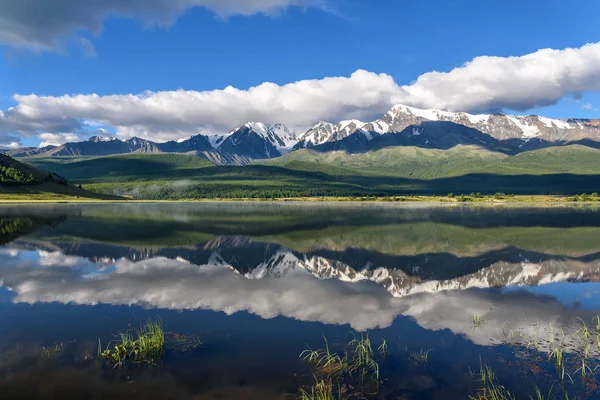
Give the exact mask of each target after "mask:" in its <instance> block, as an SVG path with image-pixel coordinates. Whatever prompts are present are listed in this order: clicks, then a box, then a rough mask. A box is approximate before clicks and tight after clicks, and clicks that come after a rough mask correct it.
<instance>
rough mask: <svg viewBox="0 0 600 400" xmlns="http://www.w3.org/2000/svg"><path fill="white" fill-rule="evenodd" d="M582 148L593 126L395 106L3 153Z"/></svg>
mask: <svg viewBox="0 0 600 400" xmlns="http://www.w3.org/2000/svg"><path fill="white" fill-rule="evenodd" d="M568 144H582V145H584V146H588V147H592V148H600V119H598V120H594V119H573V118H571V119H551V118H547V117H543V116H539V115H529V116H513V115H507V114H502V113H496V114H469V113H465V112H448V111H443V110H436V109H429V110H426V109H419V108H414V107H409V106H406V105H401V104H399V105H396V106H394V107H392V108H391V109H390V110H389V111H388V112H386V113H385V114H384V115H383V116H382V117H381V118H379V119H377V120H374V121H371V122H362V121H359V120H344V121H340V122H338V123H335V124H334V123H329V122H324V121H320V122H318V123H317V124H315V125H314V126H312V127H311V128H309V129H308V130H307V131H306V132H304V133H303V134H301V135H298V134H297V133H296V131H295V130H294V129H292V128H290V127H288V126H286V125H284V124H280V123H277V124H273V125H270V126H268V125H266V124H264V123H262V122H248V123H246V124H244V125H242V126H240V127H238V128H235V129H233V130H231V131H230V132H229V133H227V134H222V135H210V136H207V135H202V134H198V135H194V136H190V137H188V138H182V139H179V140H176V141H168V142H164V143H156V142H153V141H150V140H147V139H143V138H137V137H134V138H129V139H127V140H120V139H118V138H116V137H111V136H93V137H91V138H90V139H88V140H87V141H83V142H74V143H65V144H63V145H60V146H54V145H51V146H45V147H42V148H32V147H26V148H21V149H15V150H9V151H7V152H6V153H7V154H8V155H10V156H13V157H89V156H106V155H116V154H126V153H193V154H195V155H197V156H199V157H203V158H206V159H208V160H210V161H211V162H214V163H216V164H231V165H245V164H248V163H250V162H252V161H255V160H262V159H272V158H277V157H280V156H282V155H284V154H286V153H289V152H293V151H296V150H300V149H303V148H312V149H315V150H318V151H322V152H330V151H339V150H344V151H348V152H351V153H365V152H368V151H372V150H378V149H382V148H385V147H397V146H416V147H423V148H438V149H449V148H452V147H454V146H457V145H479V146H482V147H484V148H486V149H488V150H492V151H498V152H502V153H505V154H517V153H520V152H525V151H529V150H535V149H539V148H544V147H552V146H564V145H568Z"/></svg>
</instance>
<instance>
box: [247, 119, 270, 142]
mask: <svg viewBox="0 0 600 400" xmlns="http://www.w3.org/2000/svg"><path fill="white" fill-rule="evenodd" d="M244 126H245V127H246V128H248V129H251V130H253V131H254V132H256V133H258V134H259V135H260V136H262V137H263V138H265V139H267V138H268V137H269V136H270V135H269V128H267V126H266V125H265V124H263V123H262V122H248V123H247V124H246V125H244Z"/></svg>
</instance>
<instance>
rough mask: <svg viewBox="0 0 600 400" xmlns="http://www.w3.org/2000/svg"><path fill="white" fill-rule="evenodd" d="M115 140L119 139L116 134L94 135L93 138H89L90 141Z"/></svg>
mask: <svg viewBox="0 0 600 400" xmlns="http://www.w3.org/2000/svg"><path fill="white" fill-rule="evenodd" d="M113 140H117V138H116V137H114V136H101V135H97V136H92V137H91V138H89V139H88V141H89V142H94V143H98V142H112V141H113Z"/></svg>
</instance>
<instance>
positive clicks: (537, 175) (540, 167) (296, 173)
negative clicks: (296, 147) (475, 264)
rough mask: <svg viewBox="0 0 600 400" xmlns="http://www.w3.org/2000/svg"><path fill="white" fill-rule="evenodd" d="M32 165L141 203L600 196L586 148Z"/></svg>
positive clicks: (594, 158) (592, 155) (595, 165)
mask: <svg viewBox="0 0 600 400" xmlns="http://www.w3.org/2000/svg"><path fill="white" fill-rule="evenodd" d="M24 160H26V161H28V162H31V163H32V164H33V165H34V166H36V167H38V168H42V169H46V170H51V171H56V172H57V173H58V174H60V175H61V176H65V177H66V178H67V179H68V180H69V181H71V182H73V183H77V184H82V185H83V186H84V188H85V189H88V190H91V191H94V192H96V193H100V194H110V195H119V196H133V197H135V198H138V199H197V198H244V197H250V198H274V197H277V198H281V197H320V196H371V195H376V196H402V195H408V194H423V195H433V194H437V195H446V194H448V193H450V192H453V193H456V194H460V193H471V192H481V193H483V194H486V193H487V194H493V193H496V192H505V193H514V194H561V195H572V194H577V193H583V192H588V193H590V192H600V150H595V149H591V148H587V147H582V146H566V147H553V148H547V149H542V150H535V151H530V152H525V153H521V154H519V155H516V156H507V155H505V154H501V153H496V152H491V151H488V150H484V149H481V148H479V147H474V146H458V147H455V148H452V149H449V150H434V149H422V148H416V147H390V148H386V149H382V150H378V151H373V152H368V153H366V154H347V153H344V152H331V153H319V152H316V151H312V150H300V151H295V152H292V153H289V154H286V155H284V156H282V157H279V158H276V159H272V160H265V161H262V162H260V163H258V162H257V163H254V164H252V165H248V166H243V167H239V166H216V165H213V164H211V163H210V162H209V161H207V160H205V159H203V158H199V157H196V156H191V155H185V154H172V153H171V154H127V155H119V156H109V157H95V158H26V159H24Z"/></svg>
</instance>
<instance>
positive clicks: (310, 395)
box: [298, 377, 343, 400]
mask: <svg viewBox="0 0 600 400" xmlns="http://www.w3.org/2000/svg"><path fill="white" fill-rule="evenodd" d="M342 398H343V397H342V390H341V387H340V386H339V384H338V387H337V390H336V389H335V388H334V383H333V381H332V380H331V379H327V380H324V379H321V380H319V379H317V378H316V377H315V383H314V384H313V385H312V386H311V387H310V388H309V389H305V388H300V393H299V395H298V399H299V400H341V399H342Z"/></svg>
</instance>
